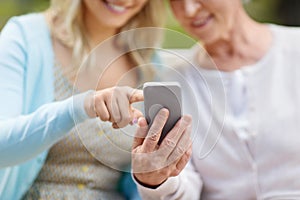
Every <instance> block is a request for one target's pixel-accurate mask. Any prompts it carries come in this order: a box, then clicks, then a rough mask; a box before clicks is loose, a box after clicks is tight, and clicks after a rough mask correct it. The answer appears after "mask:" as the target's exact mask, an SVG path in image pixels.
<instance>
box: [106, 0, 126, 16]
mask: <svg viewBox="0 0 300 200" xmlns="http://www.w3.org/2000/svg"><path fill="white" fill-rule="evenodd" d="M103 2H104V4H105V6H106V7H107V9H108V10H110V11H111V12H113V13H116V14H123V13H125V12H126V10H127V7H125V6H121V5H116V4H114V3H112V2H109V1H107V0H103Z"/></svg>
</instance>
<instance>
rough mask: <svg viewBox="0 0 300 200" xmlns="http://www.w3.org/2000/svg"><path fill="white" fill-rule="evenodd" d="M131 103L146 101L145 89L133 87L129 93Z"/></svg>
mask: <svg viewBox="0 0 300 200" xmlns="http://www.w3.org/2000/svg"><path fill="white" fill-rule="evenodd" d="M128 95H129V96H128V99H129V103H130V104H132V103H135V102H139V101H144V95H143V90H138V89H132V90H131V91H130V92H129V94H128Z"/></svg>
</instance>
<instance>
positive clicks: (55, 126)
mask: <svg viewBox="0 0 300 200" xmlns="http://www.w3.org/2000/svg"><path fill="white" fill-rule="evenodd" d="M87 94H88V93H83V94H80V95H77V96H74V97H71V98H68V99H66V100H64V101H60V102H55V103H50V104H46V105H44V106H41V107H40V108H39V109H38V110H36V111H35V112H33V113H32V114H30V115H22V116H18V117H15V118H10V119H5V120H1V121H0V158H1V159H0V168H3V167H7V166H11V165H15V164H19V163H21V162H23V161H25V160H28V159H30V158H33V157H34V156H36V155H38V154H40V153H41V152H43V151H45V150H47V149H48V148H50V147H51V146H52V145H53V144H54V143H56V142H57V141H58V140H60V139H61V138H62V137H64V136H65V135H66V134H67V133H68V131H69V130H70V129H72V128H73V127H74V125H75V123H80V122H82V121H84V120H85V119H88V116H87V114H86V112H85V110H84V98H85V96H86V95H87Z"/></svg>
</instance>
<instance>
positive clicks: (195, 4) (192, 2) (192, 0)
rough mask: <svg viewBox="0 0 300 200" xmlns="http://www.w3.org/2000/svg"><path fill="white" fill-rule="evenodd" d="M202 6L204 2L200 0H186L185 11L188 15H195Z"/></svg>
mask: <svg viewBox="0 0 300 200" xmlns="http://www.w3.org/2000/svg"><path fill="white" fill-rule="evenodd" d="M201 7H202V4H201V2H200V1H198V0H184V11H185V15H186V16H187V17H193V16H194V15H195V14H196V13H197V11H198V10H199V9H200V8H201Z"/></svg>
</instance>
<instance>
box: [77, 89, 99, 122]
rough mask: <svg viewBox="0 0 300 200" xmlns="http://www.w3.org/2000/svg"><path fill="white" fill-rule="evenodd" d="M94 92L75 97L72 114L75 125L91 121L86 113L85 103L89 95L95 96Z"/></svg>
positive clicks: (90, 91)
mask: <svg viewBox="0 0 300 200" xmlns="http://www.w3.org/2000/svg"><path fill="white" fill-rule="evenodd" d="M94 92H95V91H94V90H89V91H87V92H84V93H81V94H78V95H75V96H73V98H72V101H73V102H72V107H71V113H72V115H73V119H74V122H75V123H80V122H83V121H85V120H87V119H91V117H89V116H88V114H87V113H86V111H85V108H84V102H85V99H86V97H87V96H88V95H94Z"/></svg>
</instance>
